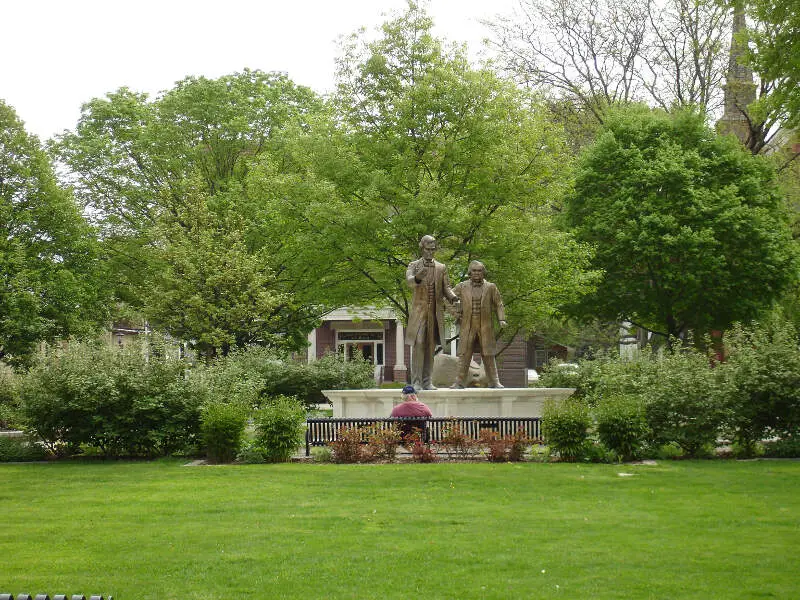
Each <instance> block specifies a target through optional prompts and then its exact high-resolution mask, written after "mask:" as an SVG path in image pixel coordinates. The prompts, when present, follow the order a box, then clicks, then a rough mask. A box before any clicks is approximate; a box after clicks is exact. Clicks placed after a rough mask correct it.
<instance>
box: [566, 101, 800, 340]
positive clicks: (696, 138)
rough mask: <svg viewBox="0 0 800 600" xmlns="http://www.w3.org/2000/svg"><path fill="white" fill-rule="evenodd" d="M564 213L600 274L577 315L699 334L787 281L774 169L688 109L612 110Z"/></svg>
mask: <svg viewBox="0 0 800 600" xmlns="http://www.w3.org/2000/svg"><path fill="white" fill-rule="evenodd" d="M566 214H567V218H568V221H569V223H570V224H571V225H572V227H574V231H575V232H576V234H577V235H578V237H579V238H580V239H581V240H584V241H586V242H590V243H592V244H594V245H595V247H596V252H597V253H596V256H595V258H594V262H593V264H594V266H595V267H597V268H600V269H603V270H604V271H605V276H604V278H603V281H602V283H601V284H600V285H599V286H598V288H597V291H596V292H595V293H594V294H592V295H591V296H587V297H586V298H585V301H584V302H583V303H581V304H580V305H579V307H578V308H579V309H580V312H582V313H583V314H584V315H591V316H599V317H600V318H614V319H619V320H629V321H631V322H633V323H635V324H637V325H640V326H642V327H645V328H647V329H649V330H651V331H655V332H657V333H661V334H664V335H666V336H670V337H679V336H682V335H684V334H685V333H686V332H687V331H689V330H693V331H695V332H696V333H700V334H702V333H705V332H708V331H709V330H714V329H725V328H727V327H728V326H730V324H731V323H733V322H735V321H738V320H748V319H751V318H753V317H755V316H756V315H757V314H758V313H759V311H760V310H762V309H764V308H765V307H768V306H769V304H770V302H771V301H772V300H773V299H775V298H776V297H777V296H778V295H779V294H780V292H781V291H782V290H784V289H785V288H786V287H787V286H788V285H789V284H791V282H792V281H794V280H796V278H797V260H796V252H795V249H794V247H793V245H792V241H791V234H790V231H789V228H788V225H787V219H786V211H785V208H784V205H783V199H782V197H781V195H780V193H779V192H778V189H777V187H776V183H775V176H774V171H773V170H772V169H771V167H770V166H769V164H768V163H767V162H766V161H765V160H763V159H762V158H760V157H754V156H752V155H749V154H748V153H747V152H746V151H744V150H743V148H742V147H741V146H740V145H739V144H738V142H737V141H736V140H735V139H733V138H732V137H724V136H718V135H716V134H715V133H714V132H713V131H712V130H711V129H709V128H708V127H707V126H706V124H705V122H704V118H703V116H702V115H700V114H698V113H695V112H691V111H679V112H676V113H674V114H672V115H668V114H666V113H665V112H663V111H660V110H650V109H648V108H647V107H644V106H634V107H631V108H629V109H627V110H619V111H616V112H613V113H611V116H610V118H609V119H607V122H606V126H605V129H604V131H603V133H601V135H600V136H599V137H598V139H597V141H596V142H595V143H594V144H593V145H592V146H590V147H589V148H588V149H587V150H586V152H585V153H584V154H583V155H582V157H581V159H580V162H579V165H578V169H577V176H576V182H575V189H574V192H573V194H572V195H571V197H570V199H569V201H568V203H567V212H566Z"/></svg>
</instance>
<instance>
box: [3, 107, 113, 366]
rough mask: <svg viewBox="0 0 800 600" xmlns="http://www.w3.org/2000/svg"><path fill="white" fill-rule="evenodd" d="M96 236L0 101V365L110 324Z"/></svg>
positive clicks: (42, 154)
mask: <svg viewBox="0 0 800 600" xmlns="http://www.w3.org/2000/svg"><path fill="white" fill-rule="evenodd" d="M102 281H103V270H102V266H101V264H100V261H99V255H98V246H97V243H96V239H95V235H94V231H93V230H92V229H91V228H90V227H89V225H88V224H87V223H86V221H85V220H84V219H83V217H82V216H81V212H80V210H79V208H78V206H77V205H76V204H75V202H74V201H73V198H72V196H71V195H70V194H69V193H68V192H67V191H66V190H64V189H62V188H60V187H59V186H58V184H57V183H56V179H55V176H54V173H53V167H52V165H51V162H50V159H49V158H48V156H47V154H46V153H45V152H44V151H43V150H42V148H41V147H40V145H39V141H38V139H37V138H36V137H34V136H32V135H29V134H28V133H26V132H25V129H24V126H23V124H22V122H21V121H20V120H19V119H18V118H17V115H16V113H15V112H14V110H13V109H12V108H11V107H9V106H8V105H6V104H5V103H4V102H2V101H0V358H4V359H7V360H11V361H16V362H24V361H25V360H26V359H27V358H28V357H29V356H30V354H31V352H32V351H33V349H34V347H35V345H36V343H37V342H40V341H52V340H55V339H58V338H67V337H69V336H71V335H79V334H85V333H89V332H91V331H93V330H94V329H95V328H96V327H97V326H98V324H100V323H103V322H104V321H105V318H106V315H107V310H106V308H105V305H104V302H105V294H104V286H103V285H102Z"/></svg>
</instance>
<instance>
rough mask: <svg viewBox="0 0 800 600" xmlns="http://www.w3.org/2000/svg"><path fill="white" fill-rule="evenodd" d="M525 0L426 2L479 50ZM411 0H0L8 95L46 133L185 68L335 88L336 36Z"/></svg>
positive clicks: (0, 71)
mask: <svg viewBox="0 0 800 600" xmlns="http://www.w3.org/2000/svg"><path fill="white" fill-rule="evenodd" d="M516 5H517V0H429V2H428V3H427V6H428V12H429V14H430V15H431V16H432V17H433V19H434V23H435V27H436V29H435V32H436V34H437V35H438V36H439V37H442V38H445V39H447V40H449V41H453V42H466V43H467V44H468V46H469V49H470V53H471V54H473V55H477V53H478V52H479V51H480V49H481V48H480V45H481V40H482V39H483V38H484V37H486V35H487V34H488V32H487V30H486V29H485V27H484V26H483V25H481V24H480V22H479V19H482V18H491V17H493V16H495V15H496V14H498V13H501V14H508V13H510V12H511V11H512V9H513V7H514V6H516ZM405 7H406V1H405V0H215V1H213V2H211V1H209V0H131V1H126V2H122V1H120V0H0V98H2V99H3V100H5V101H6V103H7V104H9V105H11V106H12V107H14V108H15V109H16V111H17V114H18V116H19V117H20V118H21V119H22V120H23V121H24V122H25V126H26V129H27V130H28V131H29V132H30V133H34V134H36V135H38V136H39V137H40V138H41V139H42V140H44V139H47V138H49V137H51V136H53V135H54V134H56V133H60V132H61V131H62V130H64V129H72V128H74V126H75V124H76V123H77V120H78V118H79V116H80V107H81V104H83V103H84V102H87V101H88V100H90V99H92V98H95V97H101V96H104V95H105V94H106V93H107V92H110V91H113V90H116V89H117V88H119V87H121V86H127V87H129V88H131V89H133V90H135V91H140V92H147V93H148V94H150V95H151V97H152V96H155V95H156V94H157V93H158V92H160V91H163V90H166V89H169V88H171V87H172V85H173V84H174V82H175V81H178V80H180V79H182V78H184V77H186V76H188V75H205V76H207V77H219V76H220V75H224V74H227V73H233V72H235V71H241V70H242V69H243V68H245V67H247V68H250V69H260V70H263V71H284V72H286V73H287V74H288V75H289V77H290V78H292V79H293V80H294V81H295V82H297V83H299V84H303V85H307V86H309V87H311V88H313V89H314V90H316V91H317V92H320V93H325V92H329V91H331V90H332V87H333V75H334V70H335V67H334V58H335V57H336V55H337V44H336V39H337V38H338V37H339V36H340V35H346V34H349V33H351V32H353V31H355V30H356V29H358V28H359V27H362V26H365V27H367V28H368V29H372V28H373V27H375V26H377V25H379V24H380V23H382V22H383V21H385V20H386V18H385V16H386V15H387V14H389V13H392V12H396V11H401V10H403V9H404V8H405Z"/></svg>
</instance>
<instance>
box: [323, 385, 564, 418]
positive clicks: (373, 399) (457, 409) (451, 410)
mask: <svg viewBox="0 0 800 600" xmlns="http://www.w3.org/2000/svg"><path fill="white" fill-rule="evenodd" d="M574 391H575V389H574V388H501V389H490V388H466V389H463V390H451V389H439V390H429V391H422V392H419V393H418V394H417V397H418V398H419V400H420V401H422V402H424V403H425V404H427V405H428V406H429V407H430V409H431V412H432V413H433V416H434V417H541V416H542V408H543V406H544V403H545V402H546V401H547V400H563V399H564V398H568V397H569V396H571V395H572V393H573V392H574ZM322 393H323V394H325V396H326V397H327V398H328V400H330V401H331V402H332V403H333V416H334V417H336V418H359V417H367V418H380V417H388V416H389V415H390V414H391V412H392V408H393V407H394V406H395V405H396V404H400V402H402V394H401V393H400V390H396V389H390V390H386V389H367V390H324V391H323V392H322Z"/></svg>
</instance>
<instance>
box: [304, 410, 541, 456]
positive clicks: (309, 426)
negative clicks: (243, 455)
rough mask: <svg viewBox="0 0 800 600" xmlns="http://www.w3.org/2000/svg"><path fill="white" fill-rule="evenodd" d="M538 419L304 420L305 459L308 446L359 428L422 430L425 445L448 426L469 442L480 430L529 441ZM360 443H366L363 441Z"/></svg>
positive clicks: (534, 436) (436, 439)
mask: <svg viewBox="0 0 800 600" xmlns="http://www.w3.org/2000/svg"><path fill="white" fill-rule="evenodd" d="M540 421H541V419H539V417H384V418H375V419H373V418H353V419H343V418H332V417H326V418H317V419H307V420H306V456H310V455H311V446H325V445H327V444H329V443H330V442H333V441H336V440H338V439H339V430H340V429H341V428H342V427H345V428H346V429H355V428H360V427H373V428H374V427H377V428H378V429H389V428H391V427H397V428H399V429H405V428H407V427H408V426H409V425H411V426H412V427H416V428H418V429H420V430H421V431H422V436H423V439H424V440H425V442H426V443H430V442H434V443H436V442H441V441H442V437H443V435H444V434H445V432H446V430H447V429H448V427H451V426H453V425H458V426H459V427H460V429H461V431H462V432H463V433H464V434H465V435H468V436H470V437H471V438H472V439H474V440H477V439H480V435H481V430H485V429H489V430H491V431H495V432H497V434H498V435H501V436H504V435H514V434H515V433H517V432H519V431H520V430H522V432H523V433H524V434H525V435H526V436H527V437H528V438H530V439H538V438H540V437H541V430H540ZM363 443H365V444H366V443H367V440H366V439H364V440H363Z"/></svg>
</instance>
